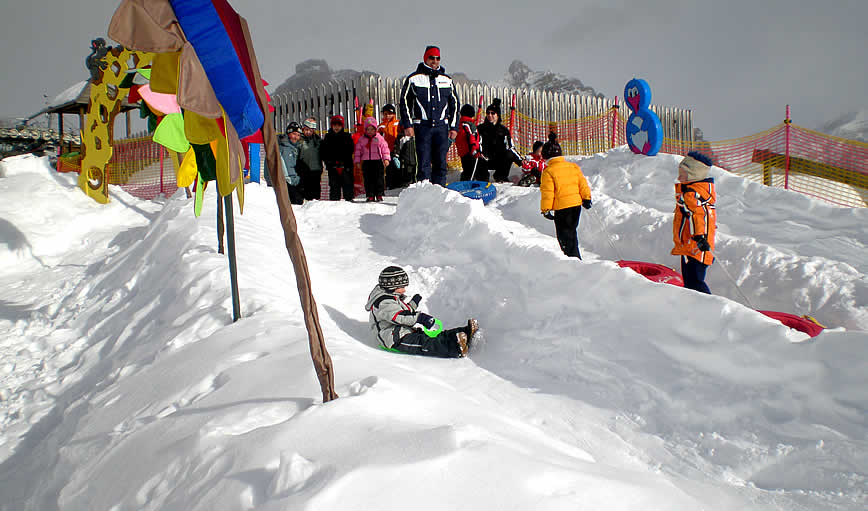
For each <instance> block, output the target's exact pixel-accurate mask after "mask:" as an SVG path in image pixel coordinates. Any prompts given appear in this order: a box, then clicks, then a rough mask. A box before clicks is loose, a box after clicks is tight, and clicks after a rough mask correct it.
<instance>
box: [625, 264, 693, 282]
mask: <svg viewBox="0 0 868 511" xmlns="http://www.w3.org/2000/svg"><path fill="white" fill-rule="evenodd" d="M616 262H617V263H618V266H620V267H621V268H630V269H631V270H633V271H635V272H636V273H638V274H639V275H642V276H643V277H645V278H646V279H648V280H650V281H653V282H662V283H664V284H672V285H673V286H678V287H684V279H682V278H681V274H680V273H678V272H677V271H675V270H673V269H672V268H669V267H668V266H663V265H662V264H655V263H647V262H645V261H624V260H621V261H616Z"/></svg>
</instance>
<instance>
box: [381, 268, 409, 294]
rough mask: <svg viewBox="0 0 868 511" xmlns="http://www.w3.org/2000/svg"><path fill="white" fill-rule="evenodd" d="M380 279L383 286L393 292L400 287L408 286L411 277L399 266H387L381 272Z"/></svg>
mask: <svg viewBox="0 0 868 511" xmlns="http://www.w3.org/2000/svg"><path fill="white" fill-rule="evenodd" d="M378 281H379V284H380V287H381V288H383V289H385V290H386V291H389V292H391V291H394V290H396V289H398V288H399V287H407V286H408V285H409V284H410V277H408V276H407V272H405V271H404V270H403V269H401V268H400V267H399V266H387V267H386V268H384V269H383V271H381V272H380V278H379V279H378Z"/></svg>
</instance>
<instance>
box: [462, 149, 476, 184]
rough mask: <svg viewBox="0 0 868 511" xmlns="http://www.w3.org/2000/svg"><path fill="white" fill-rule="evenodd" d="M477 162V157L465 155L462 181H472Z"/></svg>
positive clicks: (463, 157)
mask: <svg viewBox="0 0 868 511" xmlns="http://www.w3.org/2000/svg"><path fill="white" fill-rule="evenodd" d="M476 160H477V158H476V157H474V156H471V155H469V154H465V155H464V156H462V157H461V178H460V180H461V181H470V179H471V178H472V177H473V171H474V170H475V169H474V165H473V164H474V163H475V161H476Z"/></svg>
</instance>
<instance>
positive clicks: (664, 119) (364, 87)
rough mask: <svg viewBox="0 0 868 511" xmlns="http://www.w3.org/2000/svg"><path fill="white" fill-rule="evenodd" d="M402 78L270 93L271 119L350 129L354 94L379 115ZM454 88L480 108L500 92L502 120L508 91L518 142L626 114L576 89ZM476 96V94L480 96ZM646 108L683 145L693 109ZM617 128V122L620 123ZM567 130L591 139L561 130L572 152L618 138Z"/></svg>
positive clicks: (368, 77)
mask: <svg viewBox="0 0 868 511" xmlns="http://www.w3.org/2000/svg"><path fill="white" fill-rule="evenodd" d="M403 80H404V78H403V77H401V78H387V77H382V76H379V75H376V74H373V73H363V74H362V75H361V76H359V77H358V78H355V79H352V80H341V81H334V80H333V81H329V82H327V83H322V84H320V85H317V86H316V87H310V88H307V89H299V90H294V91H291V92H289V93H281V94H274V95H273V96H272V104H273V106H274V107H275V112H274V122H275V125H276V126H277V129H278V130H279V132H282V131H283V128H284V127H285V126H286V125H287V124H288V123H289V122H290V121H296V122H299V123H301V122H302V121H303V120H304V119H306V118H308V117H313V118H315V119H316V120H317V123H318V125H319V131H320V132H321V133H324V132H325V131H327V130H328V128H329V122H328V119H329V118H330V117H331V116H332V115H342V116H343V117H344V119H345V122H346V126H347V128H348V129H349V130H350V131H352V126H353V124H354V123H355V118H356V113H355V108H354V104H355V98H358V102H359V105H360V108H362V107H363V106H364V105H365V104H369V103H370V104H372V105H373V106H374V114H375V116H376V117H377V118H378V119H379V117H380V112H381V110H382V108H383V106H384V105H386V104H387V103H392V104H394V105H395V106H396V107H397V105H398V98H399V95H400V93H401V85H402V83H403ZM456 90H457V92H458V97H459V99H460V100H461V102H462V104H464V103H469V104H471V105H473V106H474V108H477V107H478V106H479V105H480V103H481V106H482V108H485V107H486V106H487V105H489V104H490V103H491V102H492V100H493V99H494V98H500V99H501V100H502V106H501V110H502V115H503V122H504V123H508V122H509V115H510V107H511V103H512V98H513V97H514V98H515V108H516V112H517V113H518V114H520V115H521V116H522V117H523V118H524V119H525V120H526V121H527V120H528V119H529V120H531V122H530V123H528V122H523V123H519V124H518V125H517V126H516V127H514V131H513V138H514V139H515V142H516V145H517V146H519V147H520V148H524V147H525V146H529V145H531V144H532V143H533V139H538V138H539V135H538V133H542V134H543V139H544V138H545V135H544V134H545V133H547V129H548V125H549V123H551V122H555V123H558V124H566V123H569V122H571V121H576V120H580V119H585V118H590V117H602V116H605V115H607V114H609V115H611V114H612V113H613V112H614V113H615V116H619V117H621V119H622V120H623V119H626V117H627V116H629V114H630V112H629V110H628V109H627V108H626V107H625V108H622V109H621V110H622V111H620V112H619V111H616V110H613V109H616V108H617V106H616V105H617V104H618V99H617V98H615V99H614V100H612V99H609V98H603V97H595V96H587V95H582V94H570V93H554V92H547V91H542V90H534V89H527V88H514V87H496V86H491V85H487V84H483V85H473V84H466V85H457V86H456ZM480 97H481V98H482V101H481V102H480ZM651 110H653V111H654V112H655V113H656V114H657V115H658V116H659V117H660V121H661V123H662V124H663V131H664V136H665V137H666V138H668V139H672V140H679V141H683V142H684V143H686V144H689V145H692V144H693V141H694V140H693V112H692V111H691V110H689V109H682V108H675V107H663V106H657V105H651ZM621 128H623V124H622V125H621ZM516 130H521V131H516ZM573 131H574V133H571V135H572V136H576V137H581V136H587V137H594V138H595V142H594V143H589V142H588V141H584V142H583V141H582V140H578V139H577V140H570V139H569V137H565V136H564V135H565V134H567V133H564V134H561V137H560V141H561V143H562V144H564V143H567V144H568V145H569V146H570V147H576V148H577V149H578V151H579V152H577V153H574V154H587V152H585V151H592V152H596V151H599V150H601V149H602V150H605V149H608V148H609V147H608V146H607V147H603V148H601V147H600V145H601V143H600V140H608V139H611V143H608V145H609V146H611V145H615V142H617V141H618V140H617V139H616V138H614V137H612V135H614V129H613V130H611V131H608V130H607V133H594V134H591V133H587V134H583V133H582V132H581V130H573ZM531 132H532V133H531ZM607 137H608V138H607ZM525 139H527V140H525ZM621 140H623V137H621ZM621 143H623V142H621Z"/></svg>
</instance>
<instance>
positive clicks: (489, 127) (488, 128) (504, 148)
mask: <svg viewBox="0 0 868 511" xmlns="http://www.w3.org/2000/svg"><path fill="white" fill-rule="evenodd" d="M478 131H479V135H480V136H481V137H482V154H483V155H484V156H485V158H486V159H487V160H488V168H489V169H490V170H492V171H494V181H495V182H497V183H505V182H507V181H508V180H509V169H510V168H511V167H512V164H513V163H515V164H516V165H519V166H520V165H521V156H520V155H519V154H518V151H516V150H515V147H514V146H513V145H512V136H511V135H510V134H509V128H507V127H506V126H504V125H503V124H502V123H501V122H500V98H494V101H492V103H491V104H490V105H488V108H486V109H485V122H483V123H482V124H480V125H479V128H478Z"/></svg>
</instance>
